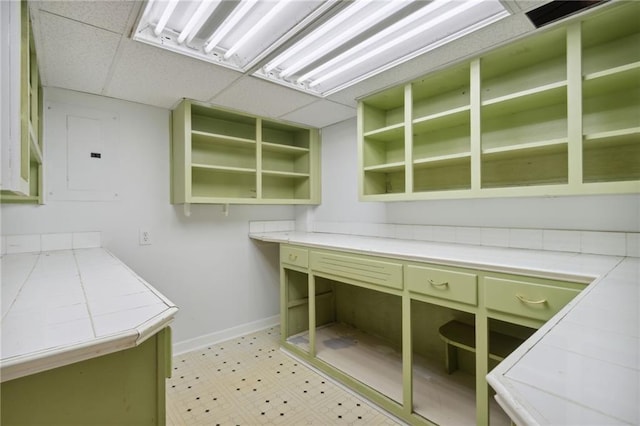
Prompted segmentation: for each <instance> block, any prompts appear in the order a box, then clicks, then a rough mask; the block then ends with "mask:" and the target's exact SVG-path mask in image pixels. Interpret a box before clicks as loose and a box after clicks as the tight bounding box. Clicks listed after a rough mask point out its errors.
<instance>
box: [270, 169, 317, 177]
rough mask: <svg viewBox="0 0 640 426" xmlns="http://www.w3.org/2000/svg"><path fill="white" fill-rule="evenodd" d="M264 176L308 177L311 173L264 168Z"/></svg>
mask: <svg viewBox="0 0 640 426" xmlns="http://www.w3.org/2000/svg"><path fill="white" fill-rule="evenodd" d="M262 174H263V175H264V176H279V177H288V178H308V177H309V173H297V172H282V171H279V170H263V171H262Z"/></svg>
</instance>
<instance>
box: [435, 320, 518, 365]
mask: <svg viewBox="0 0 640 426" xmlns="http://www.w3.org/2000/svg"><path fill="white" fill-rule="evenodd" d="M439 333H440V338H441V339H442V340H444V342H445V343H446V346H445V366H446V370H447V373H449V374H451V373H453V372H454V371H456V370H457V369H458V348H460V349H464V350H467V351H470V352H473V353H475V352H476V332H475V328H474V327H473V326H472V325H469V324H465V323H463V322H460V321H456V320H453V321H449V322H448V323H446V324H444V325H443V326H441V327H440V329H439ZM523 341H524V340H523V339H519V338H517V337H513V336H508V335H506V334H502V333H498V332H496V331H491V332H489V358H490V359H493V360H496V361H502V360H503V359H505V358H506V357H507V355H509V354H510V353H511V352H513V351H514V350H515V349H516V348H517V347H518V346H520V345H521V344H522V342H523Z"/></svg>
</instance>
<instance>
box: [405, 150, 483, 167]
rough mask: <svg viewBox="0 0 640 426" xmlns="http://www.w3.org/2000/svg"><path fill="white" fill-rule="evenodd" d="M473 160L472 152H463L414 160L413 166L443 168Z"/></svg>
mask: <svg viewBox="0 0 640 426" xmlns="http://www.w3.org/2000/svg"><path fill="white" fill-rule="evenodd" d="M470 158H471V153H470V152H461V153H458V154H450V155H440V156H437V157H429V158H420V159H417V160H413V165H414V167H415V168H426V167H434V166H437V167H441V166H444V165H447V164H454V163H459V162H465V161H469V159H470Z"/></svg>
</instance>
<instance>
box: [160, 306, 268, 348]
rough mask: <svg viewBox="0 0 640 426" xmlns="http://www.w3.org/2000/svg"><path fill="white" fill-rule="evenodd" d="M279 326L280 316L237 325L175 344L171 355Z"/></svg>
mask: <svg viewBox="0 0 640 426" xmlns="http://www.w3.org/2000/svg"><path fill="white" fill-rule="evenodd" d="M279 324H280V315H275V316H272V317H269V318H264V319H261V320H258V321H253V322H249V323H246V324H242V325H238V326H236V327H231V328H227V329H225V330H221V331H216V332H215V333H211V334H205V335H204V336H199V337H195V338H193V339H189V340H184V341H181V342H176V343H174V344H173V355H181V354H184V353H186V352H191V351H194V350H197V349H200V348H203V347H206V346H211V345H215V344H217V343H220V342H224V341H227V340H231V339H235V338H236V337H240V336H244V335H245V334H249V333H254V332H256V331H260V330H264V329H265V328H269V327H273V326H275V325H279Z"/></svg>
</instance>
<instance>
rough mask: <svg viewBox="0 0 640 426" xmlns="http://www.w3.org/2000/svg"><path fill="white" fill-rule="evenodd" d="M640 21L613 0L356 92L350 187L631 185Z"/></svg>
mask: <svg viewBox="0 0 640 426" xmlns="http://www.w3.org/2000/svg"><path fill="white" fill-rule="evenodd" d="M639 21H640V3H638V2H615V3H612V4H611V5H607V6H604V7H602V8H601V9H598V10H597V11H594V12H591V13H586V14H583V15H580V16H577V17H575V18H571V19H569V20H567V21H565V22H563V23H558V24H554V25H550V26H549V28H548V29H544V30H539V32H536V34H533V35H531V36H528V37H526V38H523V39H521V40H517V41H514V42H512V43H510V44H508V45H505V46H502V47H499V48H497V49H495V50H493V51H490V52H487V53H486V54H483V55H482V56H481V57H478V58H474V59H472V60H470V61H468V62H465V63H461V64H456V65H453V66H451V67H449V68H446V69H443V70H440V71H437V72H434V73H432V74H429V75H426V76H424V77H422V78H420V79H417V80H415V81H412V82H410V83H408V84H405V85H403V86H399V87H393V88H391V89H387V90H384V91H382V92H380V93H377V94H374V95H372V96H369V97H366V98H364V99H361V100H360V101H359V106H358V145H359V170H360V173H359V181H360V183H359V193H360V198H361V199H362V200H366V201H394V200H417V199H438V198H473V197H504V196H545V195H574V194H606V193H635V192H640V114H639V113H638V111H639V110H640V49H638V45H640V26H638V22H639Z"/></svg>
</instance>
